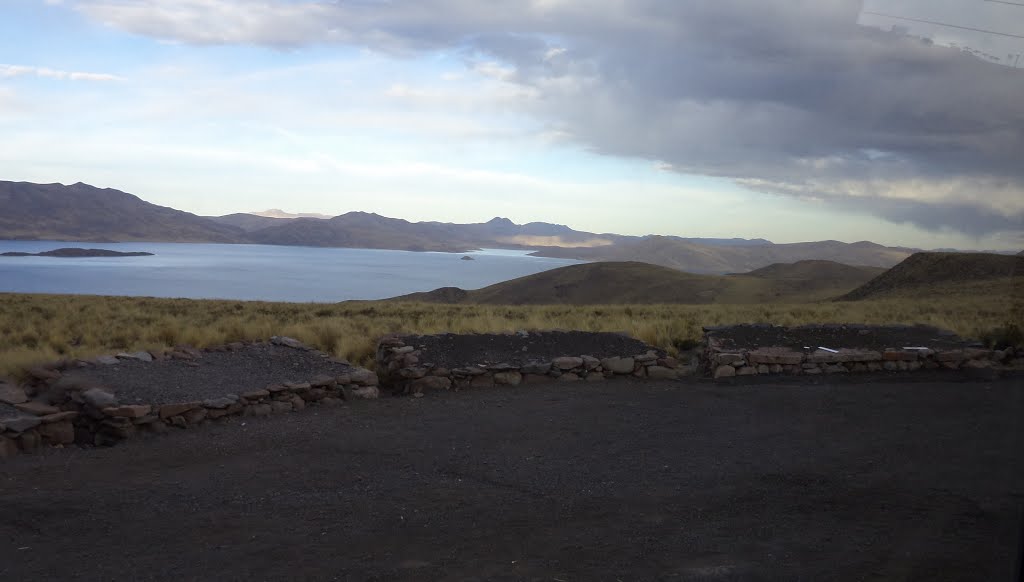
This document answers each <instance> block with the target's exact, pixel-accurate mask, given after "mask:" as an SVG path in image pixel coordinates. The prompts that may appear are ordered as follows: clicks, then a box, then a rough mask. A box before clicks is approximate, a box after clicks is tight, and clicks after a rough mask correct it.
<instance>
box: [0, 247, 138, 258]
mask: <svg viewBox="0 0 1024 582" xmlns="http://www.w3.org/2000/svg"><path fill="white" fill-rule="evenodd" d="M152 256H153V253H143V252H130V253H122V252H121V251H109V250H107V249H80V248H64V249H54V250H52V251H43V252H41V253H20V252H9V253H0V257H63V258H72V259H78V258H85V257H152Z"/></svg>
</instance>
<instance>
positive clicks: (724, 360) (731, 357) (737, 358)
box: [715, 353, 744, 366]
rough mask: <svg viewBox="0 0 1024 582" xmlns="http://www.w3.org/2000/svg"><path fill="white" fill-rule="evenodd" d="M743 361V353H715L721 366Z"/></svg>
mask: <svg viewBox="0 0 1024 582" xmlns="http://www.w3.org/2000/svg"><path fill="white" fill-rule="evenodd" d="M743 361H744V357H743V354H733V353H723V354H717V355H715V363H716V364H718V365H719V366H724V365H732V364H737V363H741V362H743Z"/></svg>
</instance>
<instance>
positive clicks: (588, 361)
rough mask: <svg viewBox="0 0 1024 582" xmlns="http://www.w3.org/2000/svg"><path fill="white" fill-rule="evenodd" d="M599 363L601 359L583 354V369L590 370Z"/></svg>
mask: <svg viewBox="0 0 1024 582" xmlns="http://www.w3.org/2000/svg"><path fill="white" fill-rule="evenodd" d="M600 365H601V360H599V359H597V358H594V357H592V356H583V369H584V370H587V371H590V370H593V369H594V368H596V367H598V366H600Z"/></svg>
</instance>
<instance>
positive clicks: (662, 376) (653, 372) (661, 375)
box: [647, 366, 678, 380]
mask: <svg viewBox="0 0 1024 582" xmlns="http://www.w3.org/2000/svg"><path fill="white" fill-rule="evenodd" d="M647 377H648V378H650V379H652V380H675V379H676V378H677V377H678V376H677V373H676V371H675V370H673V369H672V368H666V367H664V366H648V367H647Z"/></svg>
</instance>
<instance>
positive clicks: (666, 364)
mask: <svg viewBox="0 0 1024 582" xmlns="http://www.w3.org/2000/svg"><path fill="white" fill-rule="evenodd" d="M680 364H681V362H680V361H679V360H678V359H677V358H673V357H671V356H667V357H664V358H658V365H659V366H661V367H663V368H678V367H679V365H680Z"/></svg>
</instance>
